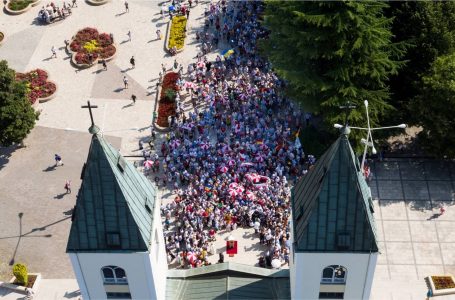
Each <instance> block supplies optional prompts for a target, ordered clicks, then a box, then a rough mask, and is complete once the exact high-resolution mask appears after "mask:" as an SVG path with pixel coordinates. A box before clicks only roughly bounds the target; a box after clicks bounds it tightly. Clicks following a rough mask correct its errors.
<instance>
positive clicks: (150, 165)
mask: <svg viewBox="0 0 455 300" xmlns="http://www.w3.org/2000/svg"><path fill="white" fill-rule="evenodd" d="M144 167H146V168H151V167H153V160H146V161H144Z"/></svg>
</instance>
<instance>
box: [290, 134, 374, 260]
mask: <svg viewBox="0 0 455 300" xmlns="http://www.w3.org/2000/svg"><path fill="white" fill-rule="evenodd" d="M292 202H293V214H292V216H293V221H294V222H293V224H294V242H295V244H296V251H317V252H319V251H323V252H327V251H334V252H335V251H336V252H371V251H373V252H377V251H378V245H377V241H376V227H375V222H374V217H373V212H374V208H373V202H372V199H371V193H370V189H369V187H368V185H367V183H366V182H365V179H364V177H363V175H362V173H361V172H360V166H359V162H358V160H357V158H356V157H355V155H354V152H353V151H352V148H351V145H350V144H349V141H348V138H347V136H346V135H341V136H340V137H339V138H338V139H337V140H336V141H335V143H333V145H332V146H331V147H330V148H329V149H328V150H327V151H326V152H325V153H324V155H323V156H322V157H321V158H320V159H319V161H318V162H317V163H316V164H315V165H314V167H313V168H312V169H311V170H310V171H309V172H308V174H307V175H306V176H304V177H303V178H302V179H301V180H300V181H298V182H297V183H296V185H295V187H294V188H293V191H292Z"/></svg>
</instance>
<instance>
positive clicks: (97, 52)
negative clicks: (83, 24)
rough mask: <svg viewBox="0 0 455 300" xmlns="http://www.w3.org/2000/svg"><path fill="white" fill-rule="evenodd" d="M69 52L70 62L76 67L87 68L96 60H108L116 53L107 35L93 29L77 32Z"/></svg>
mask: <svg viewBox="0 0 455 300" xmlns="http://www.w3.org/2000/svg"><path fill="white" fill-rule="evenodd" d="M69 50H70V51H71V52H73V56H72V61H73V63H74V64H76V66H78V67H89V66H92V65H93V64H94V63H96V62H97V61H98V59H104V60H110V59H112V58H113V57H114V55H115V53H116V52H117V48H116V47H115V45H114V42H113V40H112V39H111V37H110V36H109V34H107V33H99V32H98V30H96V29H95V28H89V27H87V28H84V29H82V30H79V31H78V32H77V34H76V35H75V36H74V37H73V39H72V41H71V43H70V45H69Z"/></svg>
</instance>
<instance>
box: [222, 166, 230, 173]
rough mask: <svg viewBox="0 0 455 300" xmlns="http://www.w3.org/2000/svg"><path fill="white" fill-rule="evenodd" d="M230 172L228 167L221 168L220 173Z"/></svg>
mask: <svg viewBox="0 0 455 300" xmlns="http://www.w3.org/2000/svg"><path fill="white" fill-rule="evenodd" d="M228 170H229V169H228V167H226V166H223V167H220V172H221V173H226V172H227V171H228Z"/></svg>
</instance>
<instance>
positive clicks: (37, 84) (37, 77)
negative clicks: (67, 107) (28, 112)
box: [16, 69, 57, 104]
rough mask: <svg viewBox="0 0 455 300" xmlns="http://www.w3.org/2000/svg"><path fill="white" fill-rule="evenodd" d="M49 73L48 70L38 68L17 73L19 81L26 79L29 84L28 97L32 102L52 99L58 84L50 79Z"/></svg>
mask: <svg viewBox="0 0 455 300" xmlns="http://www.w3.org/2000/svg"><path fill="white" fill-rule="evenodd" d="M48 77H49V75H48V74H47V72H46V71H44V70H41V69H36V70H33V71H31V72H28V73H16V80H17V81H25V82H26V85H27V91H28V98H29V100H30V102H31V103H32V104H34V103H35V102H36V101H37V100H38V101H39V102H45V101H47V100H50V99H51V96H52V95H54V93H55V92H56V90H57V85H56V84H55V83H53V82H51V81H48Z"/></svg>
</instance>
